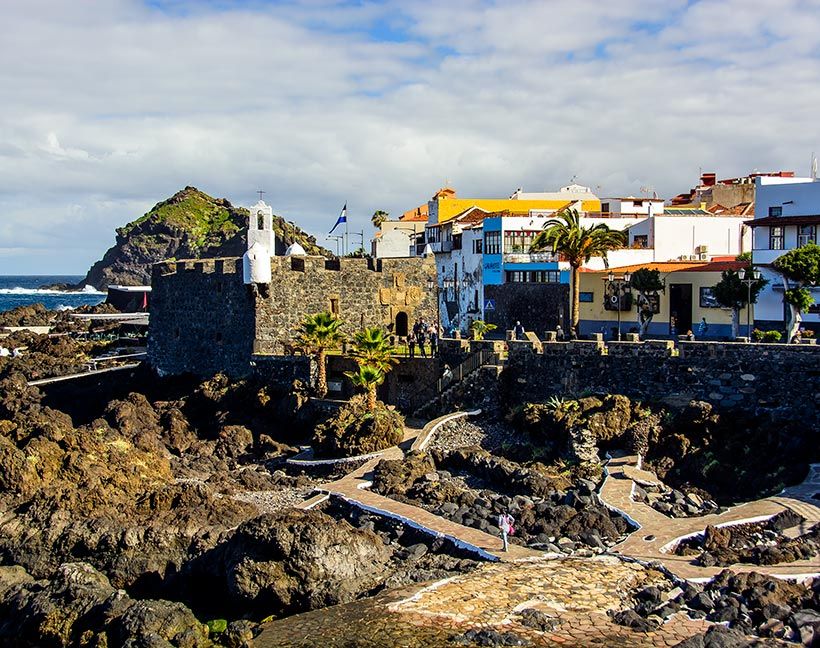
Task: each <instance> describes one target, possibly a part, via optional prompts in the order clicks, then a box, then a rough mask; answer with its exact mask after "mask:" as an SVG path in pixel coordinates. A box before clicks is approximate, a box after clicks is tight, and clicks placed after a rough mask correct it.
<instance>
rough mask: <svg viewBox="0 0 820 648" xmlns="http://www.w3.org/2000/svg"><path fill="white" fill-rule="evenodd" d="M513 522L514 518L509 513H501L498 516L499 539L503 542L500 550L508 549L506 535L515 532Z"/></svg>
mask: <svg viewBox="0 0 820 648" xmlns="http://www.w3.org/2000/svg"><path fill="white" fill-rule="evenodd" d="M513 524H515V518H513V516H512V515H510V514H509V513H502V514H501V515H499V516H498V528H499V529H501V541H502V543H503V546H502V551H509V542H508V537H509V536H511V535H512V534H513V533H514V532H515V529H514V528H513Z"/></svg>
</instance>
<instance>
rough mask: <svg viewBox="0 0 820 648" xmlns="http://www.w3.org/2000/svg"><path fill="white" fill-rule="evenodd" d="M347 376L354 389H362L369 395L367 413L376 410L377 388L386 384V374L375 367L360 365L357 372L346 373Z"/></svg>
mask: <svg viewBox="0 0 820 648" xmlns="http://www.w3.org/2000/svg"><path fill="white" fill-rule="evenodd" d="M345 376H347V377H348V378H350V382H352V383H353V386H354V387H360V388H362V389H364V391H365V392H366V393H367V411H368V412H372V411H374V410H375V409H376V387H378V386H379V385H381V384H382V383H383V382H384V378H385V373H384V371H382V370H381V369H379V367H376V366H373V365H368V364H364V365H359V367H358V368H357V369H356V371H346V372H345Z"/></svg>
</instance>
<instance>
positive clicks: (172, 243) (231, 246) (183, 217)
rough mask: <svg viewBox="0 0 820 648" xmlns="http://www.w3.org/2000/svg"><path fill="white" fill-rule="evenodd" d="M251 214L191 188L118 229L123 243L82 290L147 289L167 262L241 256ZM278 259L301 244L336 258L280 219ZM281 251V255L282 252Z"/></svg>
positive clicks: (97, 267) (91, 274) (108, 254)
mask: <svg viewBox="0 0 820 648" xmlns="http://www.w3.org/2000/svg"><path fill="white" fill-rule="evenodd" d="M247 224H248V210H247V209H244V208H242V207H234V206H233V205H232V204H231V203H230V202H228V201H227V200H225V199H224V198H212V197H211V196H209V195H208V194H206V193H204V192H202V191H200V190H199V189H197V188H195V187H185V189H183V190H182V191H179V192H177V193H176V194H174V195H173V196H172V197H171V198H169V199H168V200H165V201H163V202H161V203H157V204H156V205H154V207H153V208H152V209H151V211H149V212H148V213H147V214H145V215H143V216H141V217H140V218H138V219H137V220H135V221H133V222H131V223H128V225H126V226H124V227H120V228H118V229H117V241H116V243H115V244H114V246H113V247H112V248H110V249H109V250H108V251H107V252H106V253H105V256H103V258H102V259H101V260H100V261H97V263H95V264H94V265H93V266H92V267H91V269H90V270H89V271H88V274H87V275H86V277H85V279H83V281H82V282H81V283H80V285H86V284H90V285H92V286H94V287H95V288H98V289H100V290H105V288H106V287H107V286H108V285H109V284H122V285H130V286H134V285H147V284H149V283H150V281H151V265H152V264H154V263H157V262H159V261H164V260H165V259H172V258H176V259H194V258H207V257H220V256H241V255H242V254H243V253H244V251H245V230H246V228H247ZM273 229H274V231H275V232H276V239H277V250H276V252H277V254H282V253H283V252H284V250H285V247H286V246H287V245H290V243H293V242H294V241H297V242H298V243H300V244H301V245H302V247H304V248H305V250H306V251H307V253H308V254H320V255H323V256H331V254H330V252H328V251H327V250H325V249H324V248H322V247H320V246H319V245H317V244H316V239H315V238H314V237H312V236H310V235H308V234H306V233H305V232H303V231H302V230H300V229H299V228H298V227H294V226H292V225H290V224H288V223H287V222H286V221H285V220H284V219H283V218H281V217H279V216H276V215H274V217H273ZM280 247H281V249H279V248H280Z"/></svg>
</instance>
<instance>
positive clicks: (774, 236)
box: [769, 226, 783, 250]
mask: <svg viewBox="0 0 820 648" xmlns="http://www.w3.org/2000/svg"><path fill="white" fill-rule="evenodd" d="M769 249H770V250H782V249H783V227H782V226H777V227H770V228H769Z"/></svg>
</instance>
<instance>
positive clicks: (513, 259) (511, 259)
mask: <svg viewBox="0 0 820 648" xmlns="http://www.w3.org/2000/svg"><path fill="white" fill-rule="evenodd" d="M557 261H558V257H557V256H556V255H554V254H552V253H551V252H506V253H505V254H504V263H555V262H557Z"/></svg>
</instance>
